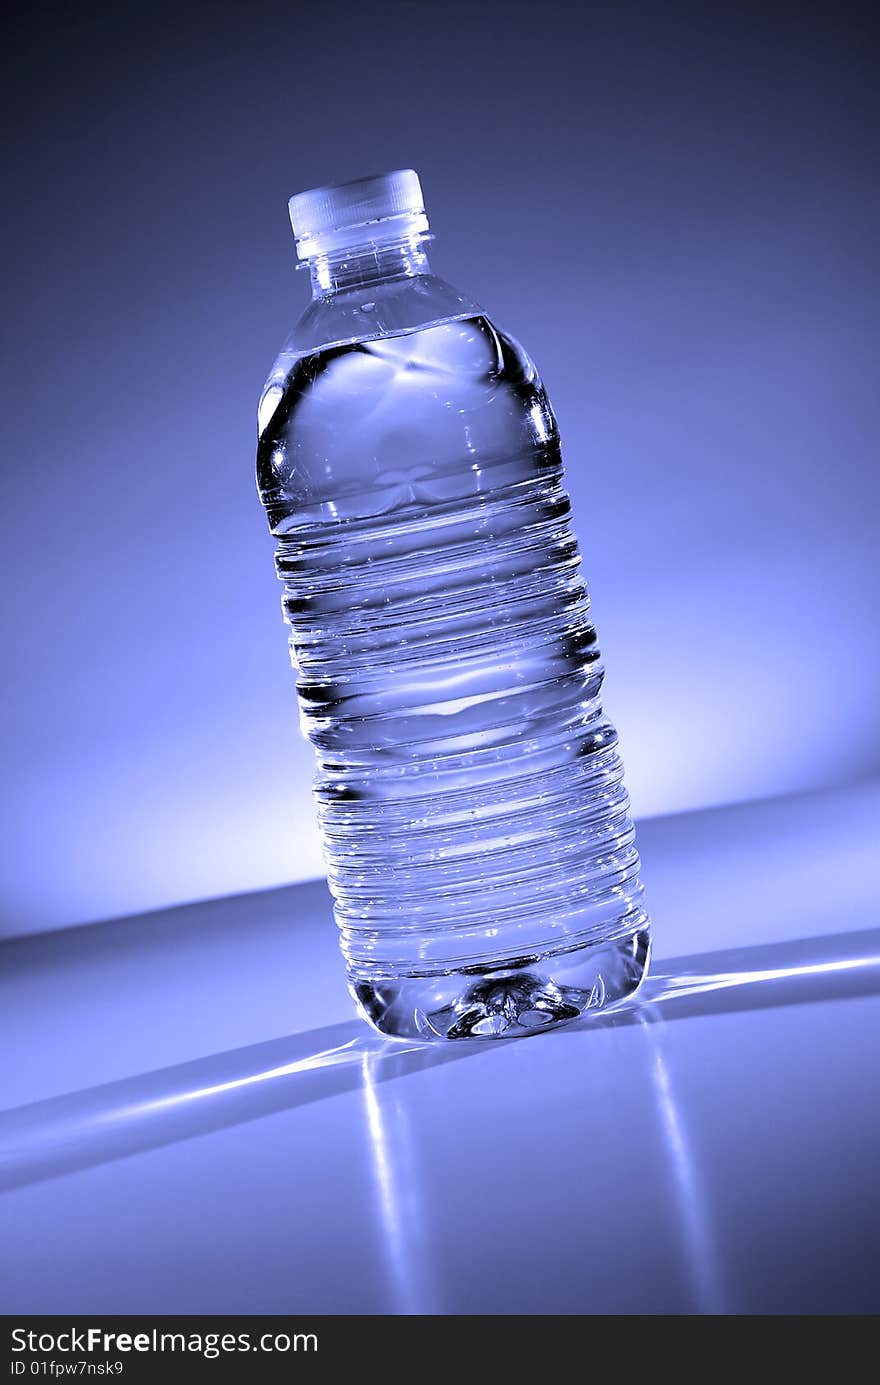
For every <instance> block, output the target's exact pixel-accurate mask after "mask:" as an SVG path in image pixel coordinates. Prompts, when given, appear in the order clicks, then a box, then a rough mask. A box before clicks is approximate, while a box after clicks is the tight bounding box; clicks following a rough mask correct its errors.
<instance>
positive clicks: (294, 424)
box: [257, 170, 650, 1039]
mask: <svg viewBox="0 0 880 1385" xmlns="http://www.w3.org/2000/svg"><path fill="white" fill-rule="evenodd" d="M290 212H291V221H292V223H293V229H294V234H295V236H296V240H297V251H298V254H299V257H300V259H302V260H304V261H306V262H307V263H308V265H309V268H310V270H311V277H312V288H313V301H312V303H311V305H310V306H309V308H308V309H307V310H306V312H305V313H304V314H303V316H302V318H301V319H300V321H299V323H298V324H297V326H296V327H295V328H294V330H293V332H292V333H291V336H290V337H289V339H288V341H287V342H286V344H285V346H284V348H283V349H282V351H281V354H280V355H279V357H278V359H277V361H276V363H275V366H274V368H273V370H272V373H271V375H270V376H269V379H268V381H267V383H266V387H265V390H264V392H263V396H262V400H261V403H260V409H259V445H258V454H257V473H258V485H259V491H260V497H261V499H262V502H263V505H264V506H265V508H266V512H267V516H268V520H269V527H270V530H271V532H272V534H273V535H274V536H275V539H276V541H277V552H276V564H277V569H278V575H279V577H280V578H281V581H282V582H283V583H284V593H283V603H282V604H283V608H284V614H285V618H286V620H287V621H288V622H289V624H290V626H291V630H292V635H291V641H290V643H291V651H292V657H293V662H294V667H295V668H297V669H298V672H299V676H298V680H297V686H298V691H299V700H300V711H301V722H302V727H303V730H304V731H305V734H306V735H307V736H308V737H309V739H310V740H311V742H312V744H313V745H314V747H315V750H316V751H317V756H318V773H317V779H316V785H315V795H316V798H317V803H318V812H319V817H320V822H321V827H322V831H323V836H324V843H325V852H326V858H327V864H328V871H329V881H330V888H331V890H332V892H333V895H334V899H335V903H336V918H337V921H338V924H339V927H340V930H341V934H342V950H343V953H344V955H345V959H346V963H347V966H348V973H349V978H350V984H351V989H352V993H353V995H354V996H355V998H356V999H357V1002H358V1004H359V1006H360V1009H361V1012H362V1013H363V1015H364V1016H365V1017H366V1018H367V1019H368V1020H369V1021H370V1022H371V1023H372V1024H373V1025H374V1026H375V1027H376V1028H377V1029H379V1030H380V1031H381V1032H382V1033H385V1034H392V1035H397V1036H406V1037H422V1038H441V1039H443V1038H445V1039H465V1038H478V1039H484V1038H493V1037H499V1036H505V1035H521V1034H528V1033H533V1032H535V1031H537V1030H542V1029H546V1028H549V1027H551V1026H553V1025H554V1024H558V1023H562V1022H565V1021H568V1020H572V1019H574V1018H576V1017H577V1016H579V1015H581V1014H582V1013H584V1012H586V1011H589V1010H597V1009H600V1008H602V1007H607V1006H608V1005H611V1004H613V1003H616V1002H619V1001H621V1000H623V999H625V998H626V997H628V996H630V995H632V993H633V992H634V991H635V989H636V987H637V986H638V985H639V983H640V982H641V980H642V978H643V976H644V974H645V969H646V966H647V960H648V953H649V938H650V932H649V920H648V917H647V915H646V913H645V910H644V907H643V899H642V886H641V883H640V880H639V858H638V855H637V853H636V848H635V844H634V830H633V825H632V822H631V820H630V816H629V804H628V799H627V795H626V791H625V789H624V787H623V784H622V778H621V776H622V766H621V762H620V758H619V756H618V753H617V735H616V733H615V731H614V728H613V727H612V726H611V724H610V723H609V722H608V720H607V719H606V718H605V717H604V715H603V713H602V708H601V705H600V701H599V691H600V685H601V682H602V665H601V663H600V662H599V650H598V647H597V644H596V635H595V631H594V628H593V626H592V624H591V622H590V618H589V599H588V597H587V593H586V590H585V588H584V584H583V580H582V577H581V574H580V565H579V564H580V560H579V556H578V549H577V544H576V541H575V538H574V535H573V533H572V529H571V515H570V505H569V499H568V496H567V494H566V491H565V489H564V486H563V472H562V461H561V455H560V446H559V437H558V433H557V427H556V420H555V418H554V416H553V412H552V409H551V407H550V404H549V402H548V399H547V395H546V393H545V391H544V387H543V385H542V383H541V380H540V378H539V376H538V374H537V372H536V370H535V367H534V365H533V364H532V362H531V360H530V359H529V357H528V356H527V355H526V353H525V351H524V350H523V348H522V347H521V346H520V345H519V344H518V343H517V342H516V341H514V340H513V338H512V337H509V336H508V335H507V334H506V333H505V332H502V331H501V330H500V329H499V328H498V327H496V326H495V325H494V324H493V323H492V322H491V321H490V320H489V318H488V317H487V316H486V314H485V313H484V312H483V310H482V309H481V308H479V307H478V306H477V305H476V304H475V303H473V302H471V300H470V299H468V298H466V297H464V296H463V295H462V294H460V293H459V292H458V291H457V290H456V289H454V288H452V287H450V285H449V284H446V283H444V281H443V280H442V279H439V278H437V277H436V276H435V275H433V274H432V273H431V270H430V268H429V265H428V259H427V254H426V248H425V247H426V241H427V240H428V239H429V237H428V235H427V232H428V223H427V219H426V217H425V212H424V205H423V201H422V194H421V189H420V186H419V180H418V177H417V176H416V174H415V173H413V172H412V171H411V170H403V171H399V172H396V173H391V174H387V175H385V176H383V177H377V178H365V179H361V180H359V181H357V182H355V183H348V184H345V185H343V186H340V187H332V188H320V189H315V190H313V191H311V192H306V193H302V194H300V195H299V196H297V197H293V198H292V199H291V203H290Z"/></svg>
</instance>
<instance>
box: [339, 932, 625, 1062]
mask: <svg viewBox="0 0 880 1385" xmlns="http://www.w3.org/2000/svg"><path fill="white" fill-rule="evenodd" d="M650 950H651V933H650V926H649V925H648V923H647V922H645V923H643V925H642V926H641V927H639V928H638V929H636V930H635V931H633V932H631V933H627V934H625V935H624V936H623V937H619V938H615V939H614V940H613V941H607V942H600V943H593V944H591V945H590V944H588V945H585V946H583V947H579V948H575V949H572V950H570V951H567V952H556V953H550V954H546V955H544V956H529V957H517V958H514V959H510V958H507V959H505V960H504V961H502V962H498V963H495V964H492V963H485V964H482V965H478V966H472V967H462V968H461V969H460V970H456V971H450V972H441V973H434V974H433V975H429V976H397V977H394V978H393V979H384V978H383V979H377V980H372V981H367V980H364V979H363V978H362V977H361V978H358V977H352V979H351V992H352V995H353V996H354V998H355V1000H356V1001H357V1003H358V1008H359V1010H360V1012H361V1014H362V1015H363V1017H364V1019H366V1020H367V1022H368V1023H369V1024H371V1025H372V1027H373V1028H374V1029H376V1030H378V1032H379V1033H380V1034H384V1035H387V1036H389V1037H391V1038H397V1039H421V1040H428V1041H444V1040H452V1041H455V1040H461V1039H470V1040H486V1039H512V1038H524V1037H526V1036H527V1035H530V1034H537V1033H541V1032H543V1031H544V1030H546V1029H555V1028H556V1027H557V1026H559V1025H560V1024H569V1023H571V1021H572V1020H576V1019H580V1017H581V1016H582V1015H586V1014H588V1013H592V1012H593V1011H597V1010H607V1009H609V1008H610V1007H611V1006H614V1005H619V1004H621V1003H622V1002H623V1001H626V1000H629V999H630V998H631V997H632V996H633V995H634V994H635V992H636V991H637V990H638V988H639V986H640V985H641V984H642V981H643V980H644V978H645V975H646V973H647V970H648V960H649V956H650Z"/></svg>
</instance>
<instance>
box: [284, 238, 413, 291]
mask: <svg viewBox="0 0 880 1385" xmlns="http://www.w3.org/2000/svg"><path fill="white" fill-rule="evenodd" d="M426 239H427V237H426V236H424V235H423V234H422V235H418V236H415V237H409V238H408V239H406V240H401V241H391V242H388V243H387V244H384V245H359V246H346V247H345V248H344V249H342V250H334V251H332V252H328V253H327V254H325V255H316V256H315V257H314V258H313V259H311V260H309V261H308V266H309V271H310V273H311V276H312V297H313V298H329V297H331V296H332V295H333V294H337V293H345V292H351V291H352V290H356V289H366V288H372V287H374V286H375V285H377V284H387V283H389V282H391V281H393V280H395V279H412V278H414V277H415V276H416V275H417V274H430V272H431V267H430V265H429V263H428V254H427V251H426V249H425V241H426Z"/></svg>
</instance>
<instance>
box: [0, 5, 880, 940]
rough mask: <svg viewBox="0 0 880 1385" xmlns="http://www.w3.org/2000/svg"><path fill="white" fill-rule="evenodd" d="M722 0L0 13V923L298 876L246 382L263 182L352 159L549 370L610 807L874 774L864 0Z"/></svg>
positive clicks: (879, 654)
mask: <svg viewBox="0 0 880 1385" xmlns="http://www.w3.org/2000/svg"><path fill="white" fill-rule="evenodd" d="M725 8H726V7H716V6H707V7H706V8H705V9H703V10H699V9H694V8H692V7H684V6H677V5H674V4H673V5H667V6H663V7H648V6H628V5H598V6H589V7H585V8H584V9H583V11H582V12H578V11H577V10H576V9H575V8H574V7H570V6H568V5H563V4H559V3H557V4H549V5H542V6H535V7H526V6H518V5H512V4H487V5H483V6H480V7H474V6H470V5H464V4H459V3H455V2H453V3H447V4H444V5H443V6H442V7H441V6H439V5H438V6H431V5H429V6H422V7H418V6H404V5H397V4H393V3H392V4H383V5H381V6H378V5H361V6H359V7H358V8H357V9H355V8H354V7H351V6H349V5H342V4H336V3H325V4H322V5H320V6H313V7H308V8H305V9H302V8H294V7H287V8H282V9H279V8H277V7H270V6H268V5H264V4H260V3H257V4H251V5H247V6H245V5H241V6H240V7H233V6H228V5H222V4H221V5H212V6H200V5H188V6H186V7H185V8H181V9H174V10H172V9H168V10H164V9H163V8H162V7H161V6H158V7H151V8H150V10H149V11H147V9H146V8H145V9H144V10H143V11H142V12H140V13H137V12H134V13H133V12H131V11H129V10H128V8H127V7H118V8H116V9H115V10H114V9H111V8H110V7H109V6H108V7H106V8H101V9H95V8H90V7H88V6H85V7H81V8H77V9H76V10H69V11H66V12H63V11H61V10H57V9H55V8H54V7H53V6H51V5H50V6H48V7H46V6H44V7H41V8H40V10H39V12H38V13H37V14H36V17H30V18H27V17H23V18H21V19H20V21H19V26H18V28H17V30H16V32H15V33H14V34H13V35H12V41H11V49H10V51H11V59H12V60H11V63H10V72H9V75H8V77H7V79H6V82H5V91H4V98H3V99H4V102H5V103H6V104H7V112H6V120H7V129H8V130H9V131H11V132H12V138H11V139H10V140H9V143H8V149H7V158H8V168H7V171H6V174H5V178H4V185H5V191H6V193H7V198H8V203H9V211H8V214H7V224H6V228H5V238H6V240H7V244H6V246H5V249H4V254H3V259H4V264H5V266H6V268H7V270H8V271H9V279H8V284H7V288H6V290H5V301H4V307H5V310H6V312H5V317H6V328H7V341H6V352H5V357H6V359H5V363H4V368H3V375H2V379H3V388H4V395H5V398H4V407H3V416H4V423H5V442H4V461H3V470H2V488H3V506H2V514H3V518H2V523H3V535H2V554H3V564H4V571H3V580H2V584H0V598H2V603H3V617H2V618H3V630H4V635H3V642H4V653H5V661H4V663H5V678H4V682H3V697H4V714H3V718H2V737H3V744H2V746H0V754H2V762H3V768H4V773H3V794H4V795H5V802H4V803H3V805H2V812H3V823H4V830H3V834H2V846H0V851H2V855H3V861H2V878H3V912H2V920H0V932H2V933H5V934H7V935H13V934H18V933H26V932H32V931H37V930H41V929H46V928H53V927H58V926H61V925H67V924H71V923H79V922H84V921H88V920H93V919H100V918H107V917H111V916H114V915H120V914H125V913H130V912H134V911H142V910H147V909H150V908H154V907H158V906H161V905H164V904H169V903H173V902H177V901H180V900H184V899H192V898H198V897H202V896H207V895H220V894H224V893H227V892H231V891H244V890H249V889H255V888H259V887H263V886H267V885H271V884H275V883H278V882H281V881H286V880H295V879H303V878H307V877H310V876H313V875H316V874H319V873H320V871H321V861H320V855H319V846H318V839H317V833H316V829H315V826H314V823H313V814H312V808H311V803H310V780H311V774H312V753H311V750H310V748H309V747H308V746H307V745H306V744H305V743H303V742H301V740H300V738H299V733H298V729H297V722H296V711H295V701H294V690H293V685H292V679H291V674H290V670H289V667H288V664H287V656H286V646H285V638H284V629H283V626H282V624H281V620H280V614H279V592H278V589H277V584H276V581H275V577H274V572H273V567H272V561H271V545H270V541H269V539H268V536H267V534H266V532H265V524H264V520H263V517H262V514H261V511H260V509H259V506H258V502H257V500H256V495H255V490H254V481H253V452H254V434H255V425H254V414H255V405H256V399H257V395H258V392H259V389H260V387H261V385H262V382H263V379H264V376H265V374H266V372H267V370H268V367H269V365H270V364H271V360H272V358H273V355H274V353H275V351H276V349H277V347H278V346H279V345H280V342H281V340H282V338H283V337H284V336H285V334H286V332H287V330H288V328H289V326H290V325H291V323H292V322H293V321H294V320H295V318H296V317H297V316H298V315H299V313H300V312H301V310H302V308H303V306H304V305H305V301H306V292H307V286H306V284H305V282H304V280H303V278H302V277H298V278H295V277H294V273H293V266H294V256H293V242H292V239H291V237H290V233H289V228H288V226H287V222H286V207H285V203H286V199H287V197H288V196H289V194H290V193H292V192H294V191H297V190H299V189H301V188H304V187H308V186H311V185H313V184H316V183H319V182H328V181H335V180H342V179H346V178H351V177H355V176H358V175H360V174H363V173H368V172H372V171H379V170H383V169H387V168H394V167H399V166H414V167H416V168H417V169H418V170H419V172H420V174H421V175H422V179H423V184H424V187H425V190H426V195H427V199H428V207H429V212H430V215H431V221H432V229H433V230H434V231H435V233H436V234H437V237H438V240H437V243H436V246H435V247H434V252H433V255H432V261H433V265H434V268H435V269H436V270H437V271H438V272H439V273H441V274H442V275H443V276H444V277H446V278H448V279H450V280H452V281H453V282H454V283H456V284H459V285H460V286H461V287H462V288H464V289H466V290H469V291H470V292H472V293H473V294H475V296H476V297H477V298H478V299H479V300H480V301H481V302H483V303H484V304H485V306H486V307H487V309H488V310H489V312H490V313H491V314H492V316H493V317H495V318H496V319H497V320H498V321H500V322H501V323H502V324H503V325H504V326H506V327H507V328H508V329H509V330H511V331H513V332H514V333H515V334H516V335H517V336H518V337H520V338H521V339H522V340H523V341H524V342H525V344H526V345H527V347H528V349H529V350H530V352H531V354H532V355H533V356H534V357H535V359H536V361H537V362H538V365H539V367H540V369H541V371H542V373H543V375H544V378H545V380H546V383H547V385H548V388H549V390H550V394H551V397H552V399H553V401H554V404H555V407H556V410H557V413H558V415H559V419H560V424H561V427H562V432H563V439H564V444H565V456H566V461H567V467H568V477H569V484H570V488H571V491H572V494H573V498H574V502H575V507H576V513H577V517H578V530H579V533H580V535H581V539H582V546H583V550H584V554H585V566H586V572H587V576H588V580H589V582H590V585H591V589H592V592H593V597H594V604H595V610H596V616H597V621H598V625H599V633H600V637H601V641H602V646H603V651H604V654H605V658H606V663H607V666H608V669H609V673H608V679H607V684H606V701H607V705H608V707H609V710H610V712H611V714H612V715H613V717H614V719H615V720H616V721H617V723H618V724H619V727H620V730H621V734H622V738H623V749H624V756H625V760H626V763H627V767H628V780H629V784H630V788H631V791H632V797H633V801H634V806H635V810H636V813H637V814H639V815H641V816H650V815H657V814H666V813H670V812H677V811H680V810H685V809H692V808H699V807H702V806H706V805H717V804H723V803H730V802H735V801H740V800H744V799H751V798H756V797H763V796H767V795H774V794H781V793H787V792H791V791H796V790H801V789H808V788H813V787H820V786H823V785H834V784H843V783H846V782H852V781H855V780H858V779H860V778H863V777H866V776H868V775H869V774H871V773H874V772H876V771H877V770H878V769H880V738H878V732H877V710H876V709H877V706H878V695H880V633H878V627H877V620H876V614H875V612H876V593H877V589H878V545H877V541H876V527H877V520H876V514H877V509H876V507H877V500H878V490H880V482H878V472H877V463H876V450H877V449H876V437H877V433H878V421H880V420H878V390H877V384H878V381H877V361H878V348H880V332H878V313H877V301H878V300H877V290H878V274H877V260H876V245H877V236H878V230H880V225H878V223H880V215H878V212H880V194H878V183H877V179H876V123H877V122H876V97H875V94H874V90H873V89H874V86H875V58H874V48H873V42H872V40H873V35H872V32H871V14H870V10H869V9H868V8H867V7H864V8H861V7H856V6H852V5H843V6H835V7H833V9H832V8H831V7H828V11H827V13H826V14H825V15H824V16H821V15H820V16H816V15H814V14H806V13H804V12H803V11H797V10H794V9H792V10H791V12H790V15H787V13H786V11H785V10H784V9H782V8H778V7H768V8H769V13H768V12H766V11H762V10H759V9H749V8H748V7H739V6H737V7H735V8H733V7H731V8H730V10H728V11H727V12H725ZM710 941H711V940H710Z"/></svg>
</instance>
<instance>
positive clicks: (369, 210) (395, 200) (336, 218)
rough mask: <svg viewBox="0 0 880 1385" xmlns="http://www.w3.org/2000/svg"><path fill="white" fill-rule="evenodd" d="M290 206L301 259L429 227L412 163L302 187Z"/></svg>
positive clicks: (402, 236)
mask: <svg viewBox="0 0 880 1385" xmlns="http://www.w3.org/2000/svg"><path fill="white" fill-rule="evenodd" d="M288 206H289V207H290V224H291V226H292V227H293V234H294V236H295V237H296V253H297V255H298V257H299V258H300V259H301V260H308V259H311V257H312V256H313V255H326V254H328V253H330V252H331V251H338V250H342V249H345V247H346V246H355V245H381V244H382V243H383V242H386V241H390V240H405V239H407V238H408V237H409V236H417V235H422V234H423V233H424V232H425V231H427V229H428V218H427V217H426V216H425V201H424V198H423V197H422V188H421V184H420V183H419V175H418V174H417V173H415V172H414V171H413V170H412V169H411V168H400V169H398V170H397V171H396V172H395V173H383V174H380V175H379V176H378V177H375V178H358V179H356V180H355V182H353V183H340V184H338V186H336V187H327V188H311V189H310V190H309V191H308V192H298V193H297V194H296V196H295V197H291V199H290V202H289V203H288Z"/></svg>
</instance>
